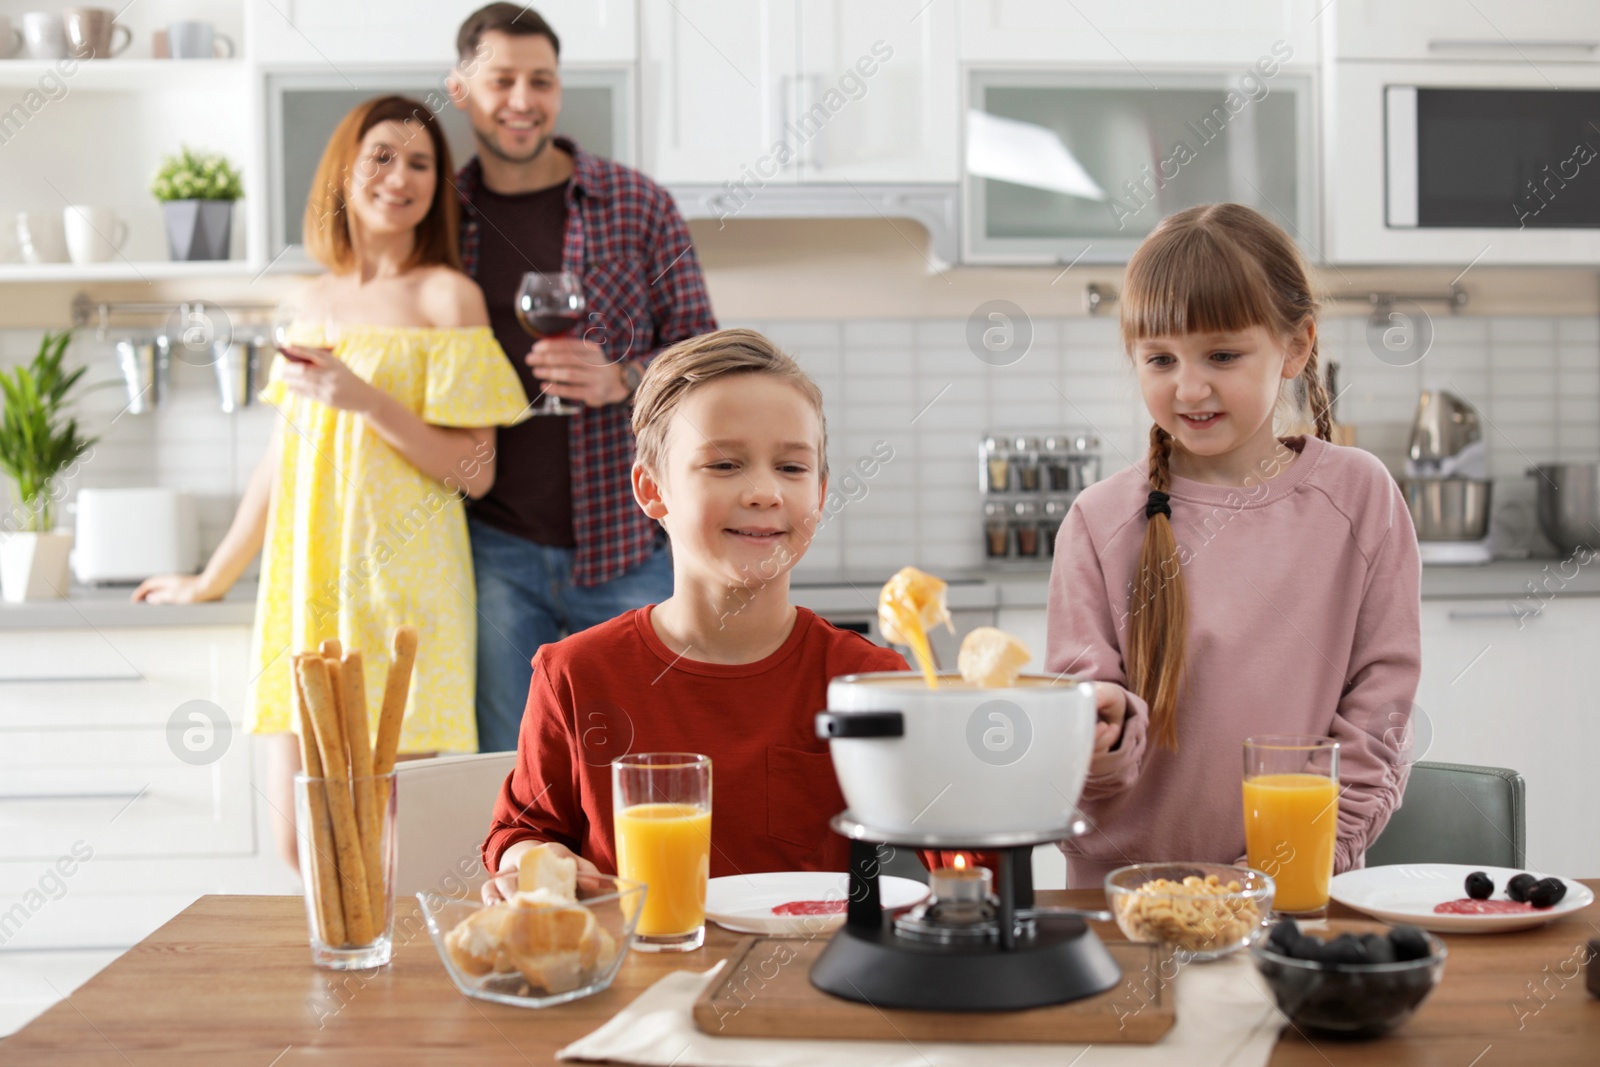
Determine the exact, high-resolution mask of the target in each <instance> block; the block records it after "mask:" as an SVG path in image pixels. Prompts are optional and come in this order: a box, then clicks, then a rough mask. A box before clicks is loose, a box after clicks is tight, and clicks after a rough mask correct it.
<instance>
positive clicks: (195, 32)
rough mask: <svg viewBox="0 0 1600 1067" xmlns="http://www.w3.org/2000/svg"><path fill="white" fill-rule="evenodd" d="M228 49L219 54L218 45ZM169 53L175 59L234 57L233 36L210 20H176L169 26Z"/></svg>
mask: <svg viewBox="0 0 1600 1067" xmlns="http://www.w3.org/2000/svg"><path fill="white" fill-rule="evenodd" d="M219 43H220V44H222V45H225V46H226V49H227V50H226V51H224V52H223V53H222V54H221V55H218V54H217V45H218V44H219ZM167 53H168V55H169V56H170V57H171V58H173V59H232V58H233V56H234V49H233V38H231V37H229V36H227V35H226V34H221V33H218V32H217V30H216V27H215V26H213V25H211V23H209V22H174V23H172V24H170V25H169V26H167Z"/></svg>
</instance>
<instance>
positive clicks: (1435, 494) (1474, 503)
mask: <svg viewBox="0 0 1600 1067" xmlns="http://www.w3.org/2000/svg"><path fill="white" fill-rule="evenodd" d="M1491 488H1492V483H1490V482H1486V481H1478V480H1477V479H1474V478H1402V479H1401V480H1400V491H1401V492H1402V493H1404V494H1405V497H1406V504H1407V506H1409V507H1410V509H1411V524H1412V525H1413V526H1415V527H1416V528H1417V540H1418V541H1481V540H1483V538H1484V537H1485V536H1486V535H1487V534H1488V532H1489V497H1490V492H1489V491H1490V489H1491Z"/></svg>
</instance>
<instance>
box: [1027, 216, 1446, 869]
mask: <svg viewBox="0 0 1600 1067" xmlns="http://www.w3.org/2000/svg"><path fill="white" fill-rule="evenodd" d="M1122 335H1123V342H1124V344H1125V345H1126V348H1127V351H1128V355H1129V356H1130V357H1131V358H1132V359H1133V363H1134V369H1135V372H1136V373H1137V375H1138V381H1139V391H1140V393H1141V394H1142V395H1143V398H1144V403H1145V407H1146V408H1147V409H1148V410H1149V412H1150V416H1151V418H1153V419H1154V420H1155V425H1154V426H1153V427H1151V430H1150V452H1149V456H1148V458H1147V459H1146V461H1145V462H1143V463H1139V464H1137V465H1135V466H1133V467H1130V468H1128V469H1126V470H1123V471H1121V472H1119V473H1117V474H1115V475H1112V476H1111V477H1109V478H1107V479H1105V480H1104V481H1102V482H1100V483H1098V484H1096V485H1093V486H1091V487H1090V488H1088V489H1086V490H1085V491H1084V492H1083V493H1082V495H1080V496H1079V497H1078V499H1077V502H1076V503H1075V504H1074V505H1073V508H1072V510H1071V512H1070V513H1069V514H1068V517H1067V521H1066V522H1065V523H1063V524H1062V527H1061V532H1060V534H1059V539H1058V541H1057V546H1056V555H1055V565H1054V568H1053V573H1052V574H1051V578H1050V599H1049V630H1048V641H1047V653H1046V663H1047V665H1048V667H1049V668H1050V669H1051V670H1053V671H1059V672H1070V673H1072V674H1074V675H1077V676H1079V677H1082V678H1086V679H1091V680H1094V681H1095V689H1096V698H1097V699H1096V703H1097V705H1098V710H1099V717H1100V722H1099V723H1098V724H1097V726H1096V735H1095V754H1094V759H1093V761H1092V763H1091V765H1090V771H1089V779H1088V782H1087V783H1086V785H1085V787H1084V791H1083V798H1082V800H1081V801H1080V807H1081V809H1082V811H1083V813H1084V814H1085V815H1086V816H1087V817H1088V819H1089V822H1090V825H1091V829H1090V831H1089V833H1088V834H1086V835H1085V836H1083V837H1080V838H1077V839H1075V840H1073V841H1069V842H1063V844H1062V849H1063V850H1064V851H1065V852H1066V853H1067V857H1068V884H1069V885H1072V886H1076V887H1087V886H1095V885H1099V884H1100V881H1101V879H1102V878H1103V877H1104V876H1105V874H1106V873H1107V872H1108V871H1109V870H1111V869H1112V868H1114V867H1117V866H1120V865H1122V864H1126V863H1134V862H1139V861H1151V860H1203V861H1205V860H1209V861H1213V862H1224V863H1233V862H1243V856H1244V853H1245V837H1244V820H1243V804H1242V800H1241V792H1240V779H1241V773H1242V763H1243V756H1242V743H1243V741H1244V739H1245V738H1247V737H1250V736H1252V735H1257V734H1310V735H1316V736H1324V737H1327V736H1331V737H1333V738H1334V739H1335V740H1337V741H1339V742H1340V775H1339V777H1340V784H1341V794H1340V797H1339V802H1338V820H1339V824H1338V840H1337V844H1336V847H1335V857H1334V864H1335V866H1334V869H1335V871H1336V872H1337V871H1344V870H1348V869H1350V868H1352V867H1359V866H1361V864H1362V858H1363V855H1364V853H1365V851H1366V848H1367V846H1368V845H1369V844H1370V843H1371V842H1372V841H1373V839H1374V838H1376V837H1377V835H1378V832H1379V831H1380V830H1382V829H1383V826H1384V823H1386V822H1387V821H1388V818H1389V814H1390V812H1392V811H1393V810H1394V808H1395V807H1396V806H1397V805H1398V804H1399V801H1400V796H1401V793H1402V792H1403V791H1404V788H1405V779H1406V775H1407V767H1406V766H1405V765H1403V762H1402V760H1401V758H1400V754H1399V753H1398V752H1397V751H1396V747H1395V742H1396V740H1397V734H1403V732H1404V730H1405V728H1406V726H1407V723H1408V721H1409V715H1410V711H1411V700H1412V697H1413V696H1414V695H1415V693H1416V687H1417V678H1418V675H1419V673H1420V669H1421V652H1420V644H1421V639H1420V636H1419V630H1418V626H1419V623H1418V616H1419V611H1420V602H1419V595H1420V583H1421V564H1420V560H1419V557H1418V551H1417V540H1416V535H1415V534H1414V533H1413V531H1412V526H1411V517H1410V514H1409V512H1408V511H1407V509H1406V505H1405V502H1404V500H1403V498H1402V497H1401V495H1400V491H1399V488H1398V486H1396V484H1395V482H1394V480H1393V479H1392V478H1391V477H1390V476H1389V474H1388V472H1387V471H1386V470H1385V468H1384V466H1383V464H1382V463H1381V462H1379V461H1378V460H1377V458H1375V457H1374V456H1372V455H1371V454H1370V453H1367V452H1362V451H1359V450H1357V449H1354V448H1341V447H1338V446H1336V445H1333V444H1330V443H1329V437H1330V431H1331V426H1330V419H1329V415H1328V407H1329V401H1328V397H1327V394H1326V392H1325V390H1324V388H1323V385H1322V373H1321V371H1320V369H1319V367H1318V365H1317V328H1316V300H1315V298H1314V297H1313V295H1312V291H1311V280H1310V277H1309V275H1308V271H1307V269H1306V265H1305V263H1304V261H1303V260H1302V259H1301V256H1300V253H1299V251H1298V249H1297V248H1296V247H1295V245H1294V243H1293V242H1292V241H1291V240H1290V239H1289V237H1288V236H1287V235H1286V234H1285V233H1284V232H1283V231H1282V230H1281V229H1279V228H1278V227H1277V226H1276V225H1274V224H1273V223H1272V222H1270V221H1269V220H1267V219H1266V218H1264V217H1263V216H1262V215H1260V214H1259V213H1257V212H1255V211H1252V210H1251V209H1249V208H1246V207H1241V206H1239V205H1237V204H1212V205H1206V206H1202V207H1196V208H1190V209H1188V210H1186V211H1181V212H1179V213H1178V214H1176V215H1173V216H1171V217H1169V218H1167V219H1165V220H1163V221H1162V222H1161V224H1160V225H1159V226H1157V227H1156V229H1155V230H1154V231H1153V232H1152V233H1151V234H1150V236H1149V237H1148V238H1147V239H1146V240H1145V242H1144V243H1143V244H1142V245H1140V247H1139V250H1138V251H1137V252H1136V253H1135V254H1134V256H1133V259H1132V261H1130V262H1129V264H1128V270H1127V278H1126V282H1125V287H1124V289H1123V295H1122ZM1297 379H1298V380H1300V381H1301V382H1302V383H1303V391H1304V393H1305V395H1306V398H1307V399H1308V400H1309V406H1310V409H1311V413H1312V416H1313V418H1314V419H1315V423H1316V435H1315V436H1311V435H1309V434H1307V435H1301V436H1293V437H1284V438H1281V439H1280V438H1279V437H1278V436H1276V434H1275V433H1274V429H1273V416H1274V414H1275V412H1276V411H1277V409H1278V408H1279V406H1280V400H1283V399H1285V396H1284V394H1285V392H1286V390H1285V383H1289V382H1293V381H1296V380H1297Z"/></svg>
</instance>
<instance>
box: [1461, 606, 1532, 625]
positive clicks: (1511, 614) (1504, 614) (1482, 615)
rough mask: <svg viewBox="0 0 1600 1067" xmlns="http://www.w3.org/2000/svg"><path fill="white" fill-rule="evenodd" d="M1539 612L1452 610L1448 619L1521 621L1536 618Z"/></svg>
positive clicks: (1463, 620)
mask: <svg viewBox="0 0 1600 1067" xmlns="http://www.w3.org/2000/svg"><path fill="white" fill-rule="evenodd" d="M1541 614H1543V613H1542V612H1538V611H1530V612H1527V613H1526V614H1520V615H1519V614H1518V613H1517V612H1515V611H1513V610H1511V609H1510V608H1504V609H1502V610H1499V611H1452V612H1451V613H1450V621H1451V622H1470V621H1477V620H1482V619H1510V620H1512V621H1514V622H1521V621H1522V620H1523V619H1537V618H1538V617H1539V616H1540V615H1541Z"/></svg>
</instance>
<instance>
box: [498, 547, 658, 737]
mask: <svg viewBox="0 0 1600 1067" xmlns="http://www.w3.org/2000/svg"><path fill="white" fill-rule="evenodd" d="M467 528H468V530H469V532H470V533H471V536H472V569H473V574H474V577H475V579H476V581H477V585H478V709H477V710H478V751H479V752H506V751H511V750H514V749H515V748H516V747H517V732H518V730H519V729H520V728H521V725H522V711H523V708H524V707H526V706H527V703H528V685H529V683H530V682H532V680H533V654H534V653H535V652H537V651H538V650H539V646H540V645H543V644H546V643H548V642H551V641H559V640H560V639H561V638H563V637H565V636H567V635H568V634H572V633H577V632H578V631H579V630H587V629H588V628H589V627H591V626H593V625H595V624H596V623H601V622H605V621H606V620H608V619H614V618H616V617H617V616H618V615H621V614H622V613H623V612H625V611H630V610H632V609H633V608H639V607H643V606H644V605H646V604H659V603H660V602H661V601H663V600H665V599H667V597H669V596H671V595H672V553H671V552H670V551H668V549H667V547H666V546H665V545H663V546H661V547H660V548H658V549H657V550H656V552H655V555H653V556H651V557H650V558H649V559H647V560H645V561H644V562H643V563H640V564H639V565H638V566H636V567H634V568H633V569H632V570H629V571H627V572H625V573H623V574H621V575H619V576H618V577H616V578H613V579H612V580H611V581H609V582H605V583H604V584H602V585H592V586H579V585H573V584H572V556H573V551H574V550H573V549H570V548H551V547H549V546H547V545H538V544H534V543H533V542H532V541H527V540H524V539H523V538H521V537H518V536H516V535H515V534H509V533H506V532H505V531H503V530H497V529H495V528H494V527H493V526H489V525H487V524H485V523H482V522H479V521H477V520H476V519H472V518H468V520H467Z"/></svg>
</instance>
